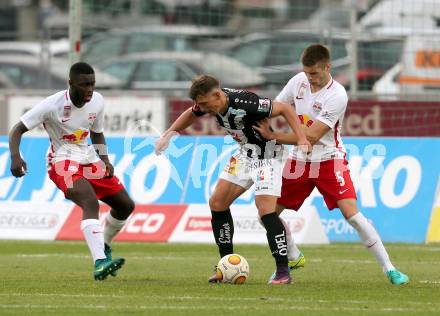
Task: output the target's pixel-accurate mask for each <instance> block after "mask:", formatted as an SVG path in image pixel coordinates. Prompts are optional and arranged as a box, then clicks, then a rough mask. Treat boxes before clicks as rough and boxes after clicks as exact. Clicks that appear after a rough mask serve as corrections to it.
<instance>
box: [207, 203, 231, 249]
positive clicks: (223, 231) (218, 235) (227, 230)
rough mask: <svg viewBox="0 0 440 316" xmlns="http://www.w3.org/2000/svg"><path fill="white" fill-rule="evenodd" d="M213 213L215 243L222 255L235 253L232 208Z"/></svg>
mask: <svg viewBox="0 0 440 316" xmlns="http://www.w3.org/2000/svg"><path fill="white" fill-rule="evenodd" d="M211 214H212V220H211V225H212V232H213V233H214V238H215V243H216V244H217V246H218V251H219V253H220V257H221V258H223V257H224V256H226V255H229V254H231V253H234V248H233V245H232V237H233V236H234V222H233V221H232V215H231V210H230V209H227V210H225V211H221V212H216V211H211Z"/></svg>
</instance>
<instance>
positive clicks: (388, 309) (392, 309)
mask: <svg viewBox="0 0 440 316" xmlns="http://www.w3.org/2000/svg"><path fill="white" fill-rule="evenodd" d="M0 308H2V309H71V310H75V309H89V310H123V311H130V310H210V311H212V310H231V311H237V306H216V305H215V304H214V305H213V304H210V305H199V304H198V305H191V306H181V305H117V306H114V305H65V304H64V305H43V304H42V305H36V304H24V305H18V304H0ZM260 308H261V307H259V306H240V310H260ZM270 309H271V310H278V311H297V310H300V311H305V310H307V311H329V310H332V311H356V312H357V311H366V309H365V308H363V307H331V306H330V307H329V306H326V307H318V306H297V305H296V306H282V305H279V306H271V307H270ZM422 311H423V312H427V311H428V312H438V311H440V309H437V308H426V307H421V308H420V309H415V308H404V307H381V308H375V307H371V306H369V308H368V312H369V313H371V312H407V313H408V312H412V313H416V312H422Z"/></svg>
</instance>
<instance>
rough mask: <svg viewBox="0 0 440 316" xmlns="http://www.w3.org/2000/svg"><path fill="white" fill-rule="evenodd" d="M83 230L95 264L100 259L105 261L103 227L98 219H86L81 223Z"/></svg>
mask: <svg viewBox="0 0 440 316" xmlns="http://www.w3.org/2000/svg"><path fill="white" fill-rule="evenodd" d="M81 230H82V232H83V235H84V238H85V239H86V242H87V245H88V246H89V249H90V253H91V254H92V257H93V262H95V261H96V260H98V259H105V258H106V256H105V254H104V237H103V234H102V227H101V225H100V223H99V220H97V219H85V220H83V221H82V222H81Z"/></svg>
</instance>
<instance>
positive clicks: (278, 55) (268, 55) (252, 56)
mask: <svg viewBox="0 0 440 316" xmlns="http://www.w3.org/2000/svg"><path fill="white" fill-rule="evenodd" d="M316 43H321V44H325V45H326V46H327V47H329V49H330V53H331V57H332V75H333V76H334V78H335V79H336V80H338V81H339V82H341V84H343V85H344V86H345V87H347V88H348V87H349V83H350V82H349V73H350V66H351V62H352V60H353V59H352V58H351V56H350V51H351V47H350V34H349V33H344V32H340V33H337V34H324V33H302V32H288V31H277V32H274V33H265V34H262V33H259V34H250V35H247V36H244V37H243V38H241V39H238V40H236V41H235V42H233V43H231V44H230V46H228V47H227V48H226V49H225V50H224V53H225V54H227V55H229V56H231V57H233V58H236V59H238V60H240V61H241V62H243V63H245V64H246V65H248V66H249V67H251V68H253V69H255V70H257V71H258V72H259V73H260V74H261V75H263V76H264V77H265V78H266V85H267V86H268V87H270V88H281V87H282V86H284V85H285V84H286V82H287V81H288V80H289V79H290V78H291V77H292V76H293V75H294V74H296V73H298V72H300V71H302V65H301V63H300V58H301V54H302V52H303V51H304V49H305V48H306V47H307V46H309V45H311V44H316ZM402 46H403V40H402V38H401V37H392V38H391V37H390V38H378V37H372V36H368V35H362V36H360V37H359V40H358V58H357V60H358V72H357V79H358V83H359V89H361V90H371V89H372V86H373V84H374V82H375V81H376V80H377V79H379V78H380V77H381V76H382V75H383V74H384V73H385V71H386V70H388V69H389V68H391V67H392V66H393V65H394V64H395V63H396V62H398V61H399V59H400V55H401V53H402Z"/></svg>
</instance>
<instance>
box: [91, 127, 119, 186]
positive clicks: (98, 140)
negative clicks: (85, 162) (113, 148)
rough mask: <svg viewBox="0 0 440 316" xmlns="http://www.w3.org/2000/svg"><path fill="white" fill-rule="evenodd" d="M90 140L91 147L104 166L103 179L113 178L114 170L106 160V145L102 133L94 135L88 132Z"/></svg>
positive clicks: (107, 159) (108, 160)
mask: <svg viewBox="0 0 440 316" xmlns="http://www.w3.org/2000/svg"><path fill="white" fill-rule="evenodd" d="M90 140H91V141H92V144H93V147H94V148H95V150H96V152H97V153H98V155H99V158H101V160H102V161H103V162H104V164H105V177H106V178H111V177H113V174H114V168H113V165H112V164H111V163H110V159H109V158H108V150H107V143H106V141H105V137H104V133H95V132H93V131H90Z"/></svg>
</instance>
